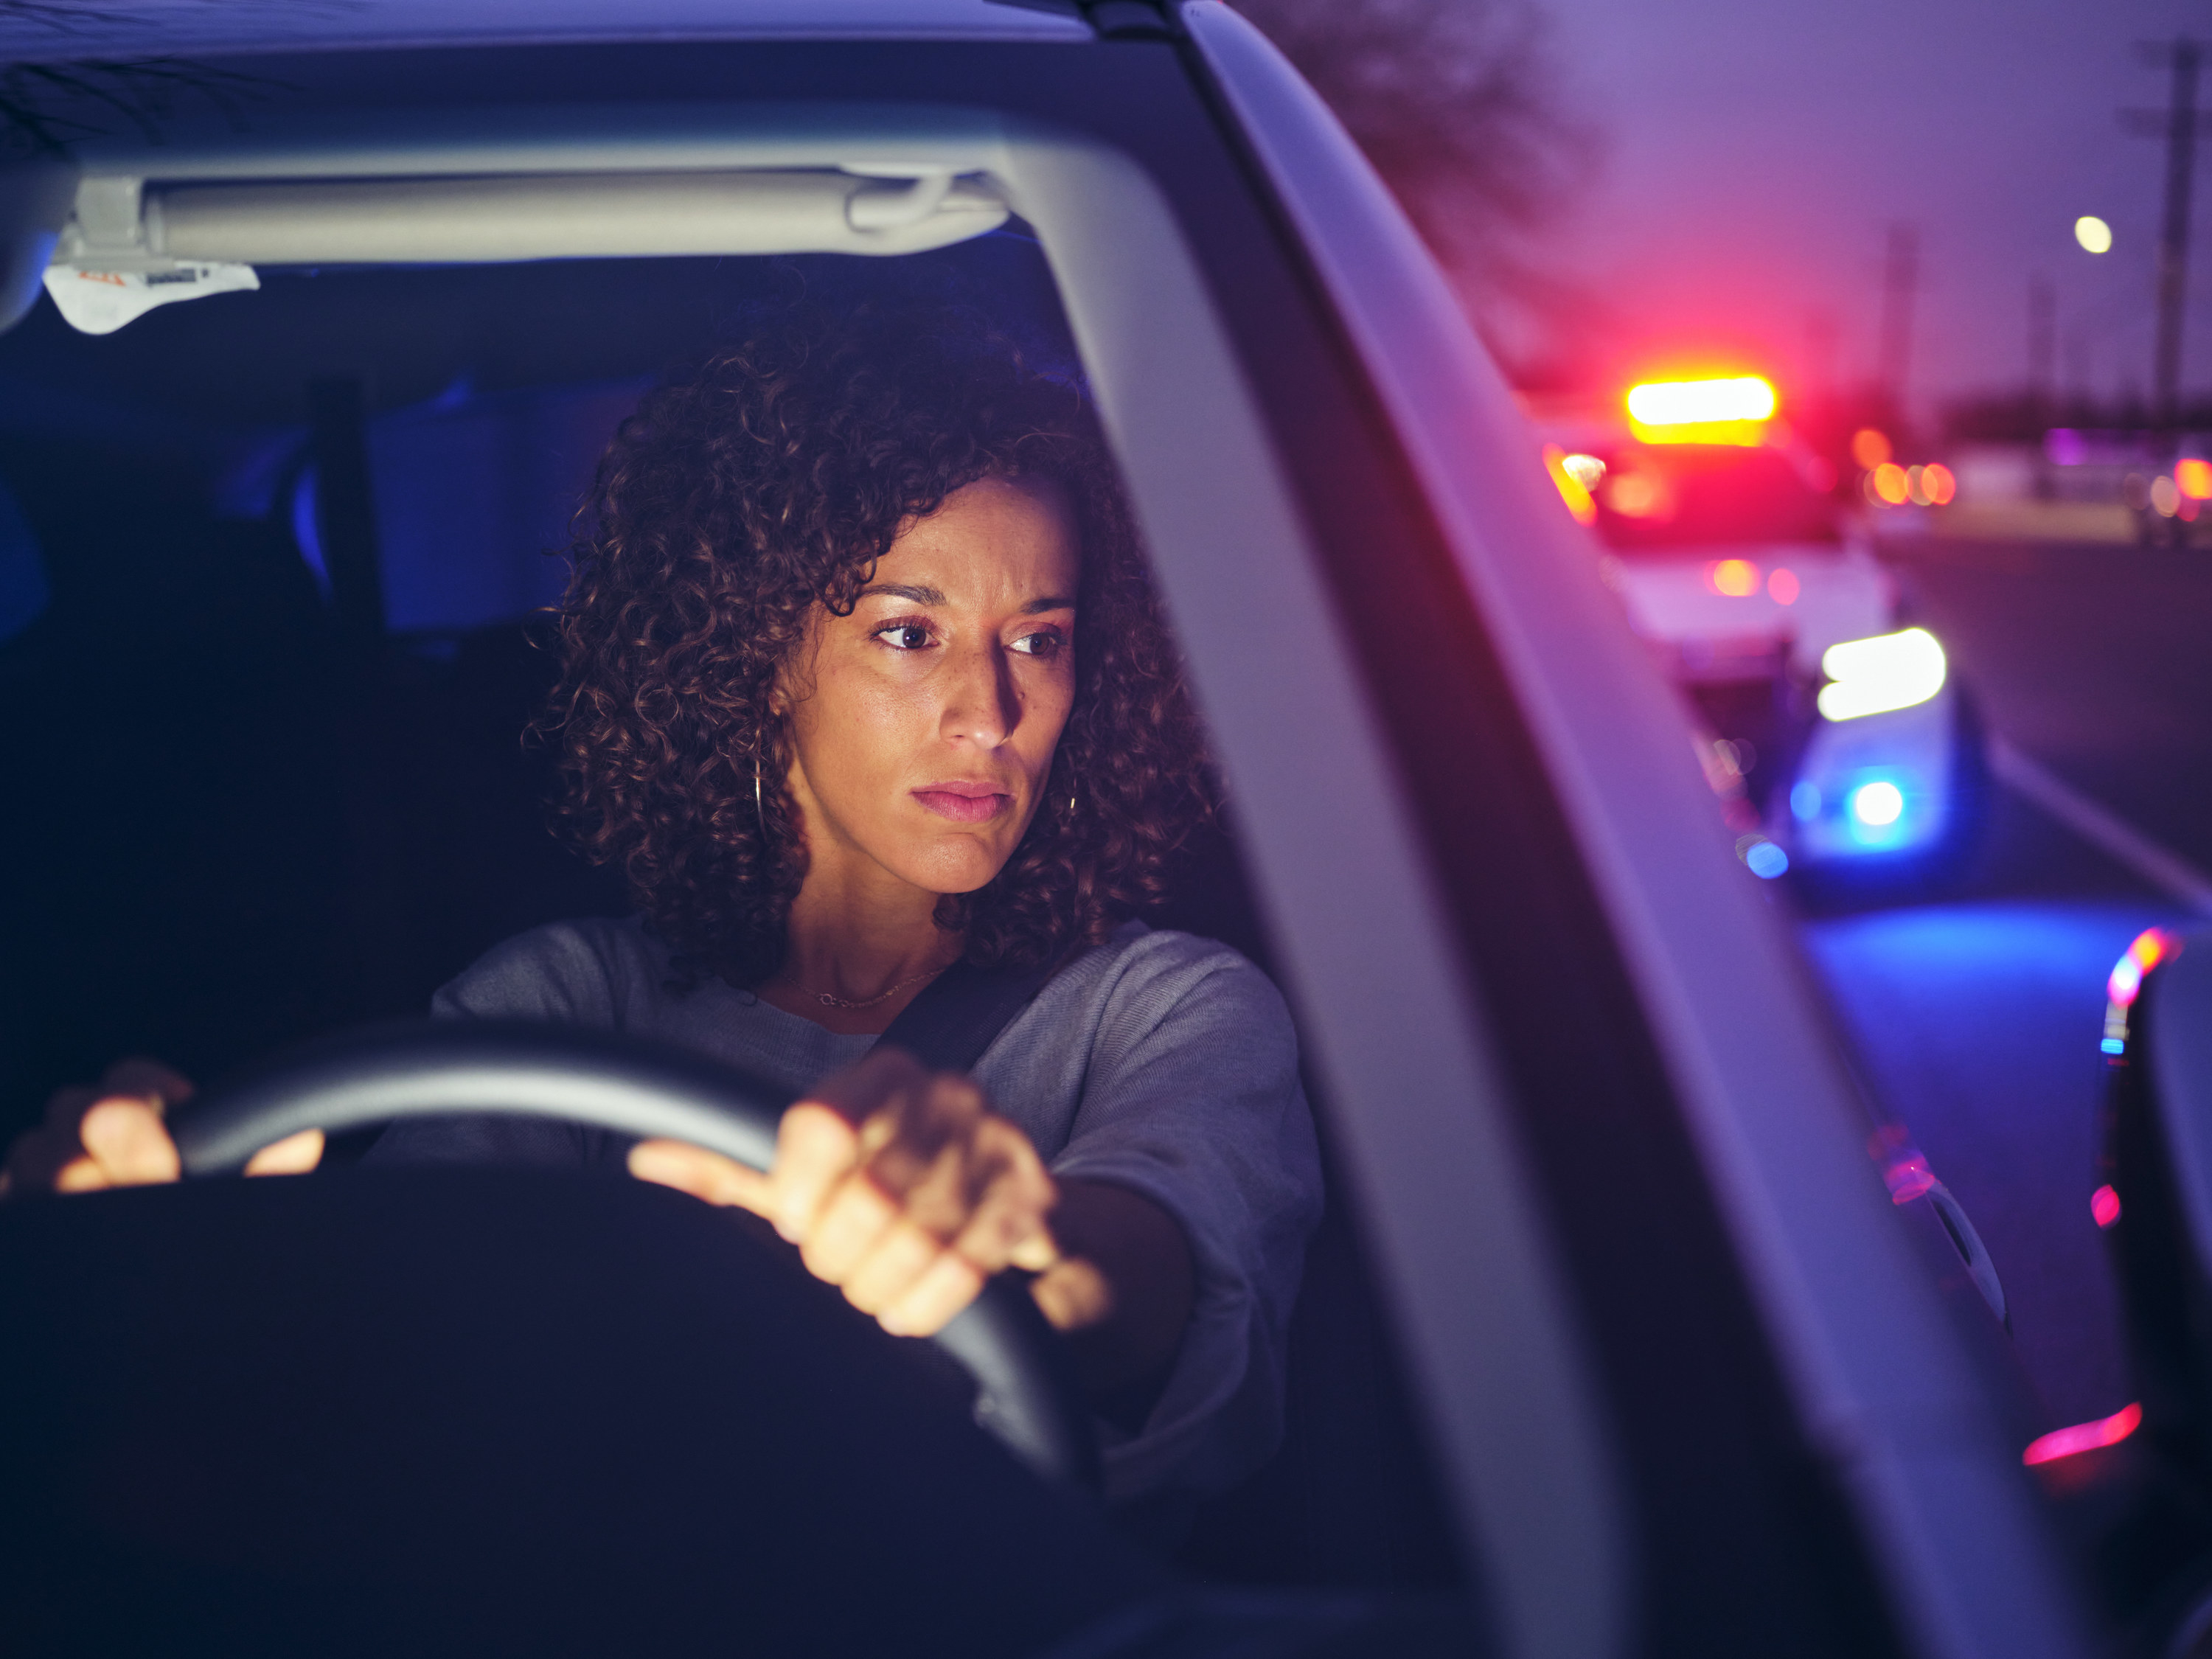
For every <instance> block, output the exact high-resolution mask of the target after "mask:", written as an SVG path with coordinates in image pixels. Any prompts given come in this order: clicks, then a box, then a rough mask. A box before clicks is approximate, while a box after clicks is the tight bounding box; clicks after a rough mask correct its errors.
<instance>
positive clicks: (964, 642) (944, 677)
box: [786, 478, 1077, 893]
mask: <svg viewBox="0 0 2212 1659" xmlns="http://www.w3.org/2000/svg"><path fill="white" fill-rule="evenodd" d="M1076 576H1077V548H1076V537H1075V525H1074V520H1073V514H1072V513H1071V512H1070V511H1069V507H1068V503H1067V501H1066V495H1065V494H1064V493H1063V491H1062V490H1061V489H1060V486H1058V485H1057V484H1055V483H1051V482H1049V481H1048V480H1040V479H1025V478H1024V479H1012V478H982V479H979V480H977V481H976V482H975V483H971V484H969V485H967V486H966V487H965V488H964V489H959V490H957V491H955V492H954V493H953V494H952V495H949V496H947V497H946V498H945V505H944V506H943V507H940V508H939V509H938V510H937V511H936V512H935V513H932V514H930V516H929V517H927V519H923V520H918V521H916V522H915V523H913V524H910V525H908V526H907V527H906V528H905V529H904V530H903V531H902V532H901V533H900V535H899V536H898V538H897V539H896V540H895V541H894V542H893V543H892V544H891V547H890V551H889V552H887V553H886V554H884V556H883V558H882V560H881V561H880V562H878V564H877V566H876V571H875V574H874V577H873V579H872V580H871V581H870V583H869V585H868V586H867V587H866V588H865V589H864V590H863V591H862V592H861V594H860V603H859V604H858V605H856V606H855V607H854V611H853V614H852V615H850V616H849V617H836V616H832V615H830V614H829V611H828V610H827V609H826V608H823V609H818V610H817V611H816V613H815V618H814V624H813V630H812V633H811V637H810V638H809V639H808V640H807V641H806V642H805V644H804V645H803V646H802V647H800V649H799V653H798V654H797V657H796V659H795V660H794V662H793V667H792V670H791V671H789V672H788V673H787V677H786V685H787V692H786V696H787V700H788V708H789V714H790V720H791V732H792V739H793V749H794V751H795V752H794V755H793V762H792V768H791V778H790V782H791V787H792V792H793V796H794V797H795V798H796V799H797V800H798V802H799V808H800V810H801V811H802V812H803V813H804V814H805V827H806V836H807V851H808V857H809V867H808V880H809V882H810V884H811V883H812V882H813V881H815V880H816V879H817V878H823V879H832V880H858V881H859V882H860V883H861V884H873V882H875V881H876V880H878V879H880V876H881V875H882V874H888V875H890V876H891V877H894V878H896V879H898V880H899V881H901V882H904V883H906V884H909V885H911V886H913V887H916V888H920V889H921V890H925V891H927V892H931V893H967V892H973V891H974V890H975V889H977V888H979V887H981V886H982V885H983V884H985V883H987V882H988V881H989V880H990V879H991V878H992V877H994V876H995V875H997V874H998V873H999V871H1000V868H1001V867H1003V866H1004V865H1005V864H1006V860H1007V859H1008V858H1009V857H1011V856H1012V854H1013V850H1014V846H1015V844H1016V843H1017V842H1019V841H1020V840H1021V838H1022V832H1023V831H1024V830H1025V829H1028V828H1029V823H1030V818H1031V817H1034V816H1035V815H1036V811H1037V810H1038V808H1039V806H1040V805H1042V792H1043V790H1044V788H1045V784H1046V778H1047V775H1048V774H1049V773H1050V771H1051V769H1052V755H1053V750H1054V746H1055V745H1056V744H1058V743H1059V741H1060V728H1061V727H1062V726H1065V725H1066V723H1067V711H1068V707H1069V704H1070V703H1071V702H1073V697H1074V690H1075V588H1076Z"/></svg>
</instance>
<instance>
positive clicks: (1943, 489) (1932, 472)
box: [1920, 461, 1959, 507]
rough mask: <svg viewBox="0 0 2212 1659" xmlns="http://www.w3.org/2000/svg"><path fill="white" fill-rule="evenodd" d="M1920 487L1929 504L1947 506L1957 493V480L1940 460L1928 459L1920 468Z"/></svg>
mask: <svg viewBox="0 0 2212 1659" xmlns="http://www.w3.org/2000/svg"><path fill="white" fill-rule="evenodd" d="M1920 489H1921V491H1922V493H1923V495H1926V496H1927V497H1928V500H1929V504H1930V505H1931V506H1935V507H1948V505H1949V504H1950V501H1951V498H1952V497H1953V496H1954V495H1957V494H1958V493H1959V480H1958V477H1957V476H1956V475H1955V474H1954V473H1953V472H1952V471H1951V469H1950V468H1949V467H1948V466H1946V465H1943V463H1942V462H1941V461H1930V462H1929V463H1928V465H1925V466H1923V467H1922V468H1921V469H1920Z"/></svg>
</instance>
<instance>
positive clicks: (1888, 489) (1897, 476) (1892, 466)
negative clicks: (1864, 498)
mask: <svg viewBox="0 0 2212 1659" xmlns="http://www.w3.org/2000/svg"><path fill="white" fill-rule="evenodd" d="M1867 488H1868V489H1870V490H1872V491H1873V492H1874V497H1875V500H1876V501H1880V502H1881V504H1882V505H1883V506H1885V507H1903V506H1904V505H1905V502H1906V501H1909V500H1910V499H1911V495H1912V485H1911V482H1910V480H1908V479H1907V478H1906V477H1905V469H1904V468H1903V467H1901V466H1899V465H1898V464H1897V463H1896V462H1895V461H1884V462H1883V463H1882V464H1881V465H1880V466H1878V467H1876V468H1875V470H1874V471H1872V472H1870V473H1869V474H1868V475H1867Z"/></svg>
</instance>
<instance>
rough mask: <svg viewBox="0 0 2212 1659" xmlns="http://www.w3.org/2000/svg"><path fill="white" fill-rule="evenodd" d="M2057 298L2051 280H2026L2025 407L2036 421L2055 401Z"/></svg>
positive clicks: (2046, 416)
mask: <svg viewBox="0 0 2212 1659" xmlns="http://www.w3.org/2000/svg"><path fill="white" fill-rule="evenodd" d="M2057 394H2058V296H2057V295H2056V294H2055V293H2053V292H2052V291H2051V279H2050V278H2049V277H2048V276H2043V275H2042V274H2041V273H2038V274H2037V275H2035V276H2031V277H2029V278H2028V279H2027V404H2028V407H2029V408H2030V409H2031V410H2033V411H2034V413H2035V417H2036V418H2037V419H2038V420H2039V421H2045V422H2047V421H2048V420H2049V419H2050V418H2051V408H2052V406H2053V405H2054V404H2057V401H2058V396H2057Z"/></svg>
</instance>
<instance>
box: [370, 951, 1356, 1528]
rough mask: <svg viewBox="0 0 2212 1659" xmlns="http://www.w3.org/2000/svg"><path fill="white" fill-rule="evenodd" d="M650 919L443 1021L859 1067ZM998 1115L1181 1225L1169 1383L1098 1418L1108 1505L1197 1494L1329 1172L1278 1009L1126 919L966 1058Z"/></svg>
mask: <svg viewBox="0 0 2212 1659" xmlns="http://www.w3.org/2000/svg"><path fill="white" fill-rule="evenodd" d="M671 981H672V975H671V970H670V968H669V960H668V951H667V950H666V948H665V946H664V945H661V944H660V943H659V942H658V941H657V940H655V939H653V937H652V936H651V935H650V934H649V933H647V932H646V930H645V928H644V927H643V926H642V924H641V921H639V920H637V919H636V918H632V919H630V920H628V921H605V920H595V921H566V922H555V923H553V924H551V925H550V926H548V927H538V928H534V929H532V931H531V932H529V933H523V934H520V935H518V936H517V937H516V938H513V939H508V940H507V942H506V943H504V944H502V945H497V946H495V948H494V949H493V950H492V951H489V953H488V954H487V955H486V956H485V957H483V959H482V960H481V961H479V962H477V963H476V964H475V965H474V966H473V967H471V968H470V969H468V971H467V972H465V973H464V974H463V975H461V976H460V977H459V978H458V979H456V980H454V981H453V983H451V984H450V985H447V987H444V988H443V989H442V990H441V991H440V992H439V993H438V994H437V996H436V998H435V1000H434V1001H433V1004H432V1011H433V1012H435V1013H437V1014H439V1015H441V1016H443V1017H447V1018H478V1019H538V1020H546V1021H551V1022H555V1023H557V1024H564V1025H580V1026H586V1027H594V1028H598V1029H602V1030H619V1031H628V1032H630V1033H633V1034H635V1035H637V1036H646V1037H653V1038H657V1039H659V1040H660V1041H662V1042H669V1043H671V1044H674V1045H675V1046H677V1047H679V1048H687V1049H690V1050H693V1051H695V1052H696V1053H699V1054H707V1055H710V1056H712V1057H713V1058H714V1059H717V1060H722V1061H724V1062H726V1063H727V1064H729V1065H732V1066H737V1067H738V1068H740V1069H741V1070H744V1071H746V1072H750V1073H753V1074H754V1075H756V1076H757V1077H760V1078H762V1079H765V1080H768V1081H770V1082H774V1083H775V1084H778V1085H781V1086H782V1087H783V1088H785V1089H787V1091H790V1093H791V1094H792V1096H793V1097H794V1098H795V1097H798V1096H799V1095H801V1094H803V1093H804V1092H805V1091H806V1090H807V1089H809V1088H810V1087H811V1086H812V1085H813V1084H814V1083H815V1082H816V1081H817V1079H820V1078H822V1077H823V1076H824V1075H826V1074H827V1073H830V1072H832V1071H835V1070H836V1069H837V1068H838V1067H840V1066H847V1065H849V1064H851V1063H852V1062H853V1061H854V1060H858V1059H860V1056H861V1055H863V1054H866V1052H867V1051H868V1048H870V1046H871V1045H872V1044H873V1043H874V1042H875V1041H876V1039H875V1038H874V1037H873V1036H865V1035H864V1036H838V1035H837V1034H836V1033H834V1032H831V1031H828V1030H823V1028H822V1027H821V1026H819V1025H817V1024H814V1023H813V1022H812V1021H811V1020H808V1019H803V1018H800V1017H799V1016H798V1015H796V1014H789V1013H786V1012H784V1011H783V1010H781V1009H780V1008H777V1007H775V1006H772V1005H770V1004H769V1003H766V1002H763V1001H762V1000H760V999H759V998H758V997H756V996H754V995H752V994H750V993H749V992H744V991H738V990H735V989H732V987H730V986H728V985H727V984H726V983H724V982H723V981H720V980H719V979H708V980H706V981H702V983H700V984H699V985H697V986H696V987H694V988H692V989H691V990H690V991H678V990H676V989H674V988H672V984H671ZM975 1079H976V1081H977V1082H978V1083H980V1084H981V1085H982V1087H983V1089H984V1091H986V1092H987V1094H988V1096H989V1097H990V1100H991V1104H992V1107H993V1109H994V1110H996V1111H998V1112H999V1113H1000V1114H1001V1115H1004V1116H1006V1117H1008V1118H1011V1119H1012V1121H1014V1122H1016V1123H1018V1124H1019V1125H1020V1126H1021V1127H1022V1128H1023V1129H1024V1131H1025V1132H1026V1133H1028V1135H1029V1137H1030V1140H1031V1141H1033V1142H1034V1143H1035V1144H1036V1148H1037V1150H1038V1152H1040V1153H1041V1154H1042V1156H1043V1158H1044V1159H1045V1161H1046V1163H1047V1164H1048V1165H1050V1167H1051V1169H1052V1171H1053V1173H1054V1175H1055V1176H1062V1177H1080V1178H1082V1179H1085V1180H1095V1181H1103V1182H1112V1183H1114V1184H1115V1185H1118V1186H1122V1187H1127V1188H1131V1189H1132V1190H1133V1191H1136V1192H1139V1193H1142V1194H1144V1195H1145V1196H1146V1197H1148V1198H1150V1199H1152V1200H1153V1201H1154V1202H1155V1203H1157V1204H1158V1205H1159V1206H1161V1207H1162V1208H1164V1209H1165V1210H1166V1211H1167V1212H1169V1213H1170V1215H1172V1216H1174V1217H1175V1218H1176V1219H1177V1220H1178V1221H1179V1222H1181V1223H1182V1228H1183V1231H1184V1234H1185V1236H1186V1237H1188V1240H1189V1243H1190V1248H1191V1254H1192V1257H1193V1259H1194V1262H1195V1264H1196V1267H1197V1291H1198V1293H1197V1299H1196V1302H1195V1304H1194V1308H1193V1310H1192V1314H1191V1319H1190V1323H1189V1325H1188V1328H1186V1330H1185V1332H1184V1335H1183V1340H1182V1348H1181V1350H1180V1351H1179V1352H1178V1354H1177V1356H1176V1363H1175V1366H1174V1369H1173V1370H1172V1371H1171V1372H1170V1375H1169V1377H1168V1380H1167V1383H1166V1384H1165V1386H1164V1388H1163V1389H1162V1390H1161V1392H1160V1395H1159V1397H1158V1401H1156V1402H1155V1404H1154V1405H1153V1407H1152V1412H1151V1413H1150V1415H1149V1417H1148V1418H1147V1419H1146V1421H1145V1422H1144V1424H1143V1425H1142V1426H1141V1427H1140V1428H1139V1430H1137V1431H1135V1432H1134V1433H1130V1432H1127V1431H1123V1430H1121V1429H1117V1428H1115V1427H1112V1426H1110V1425H1105V1424H1103V1423H1102V1424H1101V1425H1099V1428H1100V1437H1101V1441H1102V1444H1103V1447H1104V1462H1105V1473H1106V1486H1107V1495H1108V1496H1109V1498H1114V1499H1116V1500H1121V1501H1125V1502H1126V1501H1129V1500H1134V1499H1140V1498H1142V1499H1152V1498H1164V1497H1172V1496H1182V1497H1199V1496H1205V1495H1207V1494H1209V1493H1212V1492H1219V1491H1222V1490H1224V1489H1225V1488H1226V1487H1228V1486H1232V1485H1234V1484H1235V1483H1236V1482H1237V1481H1238V1480H1241V1479H1243V1477H1244V1476H1245V1475H1248V1474H1250V1473H1251V1472H1252V1471H1253V1470H1254V1469H1255V1468H1258V1467H1259V1465H1260V1464H1261V1462H1265V1461H1266V1459H1267V1455H1268V1454H1269V1453H1270V1452H1272V1451H1273V1449H1274V1447H1275V1445H1276V1444H1277V1443H1278V1442H1279V1439H1280V1438H1281V1435H1282V1422H1283V1370H1284V1360H1285V1348H1286V1346H1287V1343H1288V1338H1289V1331H1290V1318H1291V1304H1292V1303H1293V1302H1294V1301H1295V1299H1296V1297H1297V1287H1298V1276H1299V1272H1300V1269H1301V1268H1302V1267H1303V1265H1304V1254H1305V1243H1306V1237H1307V1235H1308V1234H1309V1233H1310V1232H1311V1231H1312V1230H1313V1226H1314V1224H1315V1222H1316V1220H1317V1219H1318V1218H1319V1217H1320V1213H1321V1205H1322V1180H1321V1164H1320V1157H1319V1153H1318V1151H1317V1149H1316V1144H1315V1139H1314V1127H1313V1119H1312V1115H1311V1114H1310V1111H1309V1110H1308V1109H1307V1106H1306V1101H1305V1096H1304V1091H1302V1090H1301V1089H1300V1087H1299V1084H1298V1073H1297V1036H1296V1034H1295V1033H1294V1031H1293V1030H1292V1029H1291V1019H1290V1013H1289V1011H1288V1010H1287V1009H1286V1008H1285V1006H1284V1004H1283V999H1282V997H1281V995H1280V994H1279V993H1278V992H1277V990H1276V989H1275V987H1274V986H1273V984H1272V983H1271V982H1270V981H1268V979H1267V975H1264V974H1262V973H1261V971H1260V970H1259V969H1256V968H1255V967H1254V966H1253V965H1252V964H1251V963H1249V962H1248V961H1246V960H1245V959H1244V957H1242V956H1239V955H1238V954H1237V952H1236V951H1232V950H1231V949H1229V948H1228V947H1227V946H1226V945H1218V944H1215V943H1214V942H1213V941H1212V940H1210V939H1198V938H1194V936H1192V935H1190V934H1188V933H1165V932H1156V931H1154V930H1152V929H1150V928H1147V927H1145V925H1144V924H1143V923H1141V922H1130V923H1128V924H1127V925H1126V926H1125V927H1122V928H1121V929H1120V930H1119V931H1118V932H1116V933H1115V934H1114V935H1113V937H1112V938H1111V939H1108V940H1107V941H1106V942H1105V943H1104V944H1103V945H1098V946H1097V947H1096V948H1095V949H1093V950H1091V951H1086V952H1085V953H1084V954H1083V955H1082V956H1080V957H1077V958H1076V959H1075V960H1074V961H1073V962H1071V963H1068V964H1067V965H1066V967H1065V968H1062V969H1060V971H1059V972H1058V973H1057V974H1055V975H1054V976H1053V977H1052V979H1051V980H1050V981H1048V982H1047V984H1046V985H1045V987H1044V988H1043V989H1042V991H1041V992H1039V993H1038V994H1037V997H1036V1000H1035V1001H1034V1002H1032V1003H1031V1004H1030V1006H1028V1007H1027V1008H1026V1009H1024V1011H1023V1012H1021V1014H1020V1015H1018V1017H1017V1018H1015V1019H1014V1020H1013V1021H1012V1023H1011V1024H1008V1025H1007V1027H1006V1030H1003V1031H1001V1032H1000V1034H999V1036H998V1038H997V1039H996V1041H994V1042H993V1043H992V1044H991V1046H990V1048H988V1049H987V1050H986V1051H985V1052H984V1054H983V1057H982V1059H981V1060H979V1061H978V1062H977V1063H976V1066H975ZM626 1146H627V1143H626V1142H623V1141H621V1140H619V1139H617V1138H613V1137H609V1136H606V1135H604V1134H599V1133H594V1132H592V1131H586V1130H582V1129H578V1128H574V1127H571V1126H568V1125H562V1124H556V1123H552V1122H549V1121H521V1120H514V1119H471V1120H466V1121H456V1122H454V1123H453V1124H452V1125H450V1126H449V1125H445V1124H441V1123H438V1122H423V1123H415V1124H400V1125H397V1126H395V1127H393V1128H392V1129H391V1130H389V1131H387V1132H386V1135H385V1137H384V1138H383V1139H382V1140H380V1142H379V1143H378V1145H377V1146H376V1148H375V1149H374V1152H373V1153H372V1154H371V1156H372V1158H373V1159H374V1161H376V1162H380V1163H386V1162H398V1161H401V1160H405V1161H410V1162H413V1161H427V1160H431V1159H444V1158H489V1159H500V1160H502V1161H529V1162H545V1161H560V1162H586V1161H590V1160H592V1159H593V1158H605V1157H619V1156H620V1155H621V1152H622V1151H623V1149H624V1148H625V1147H626Z"/></svg>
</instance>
